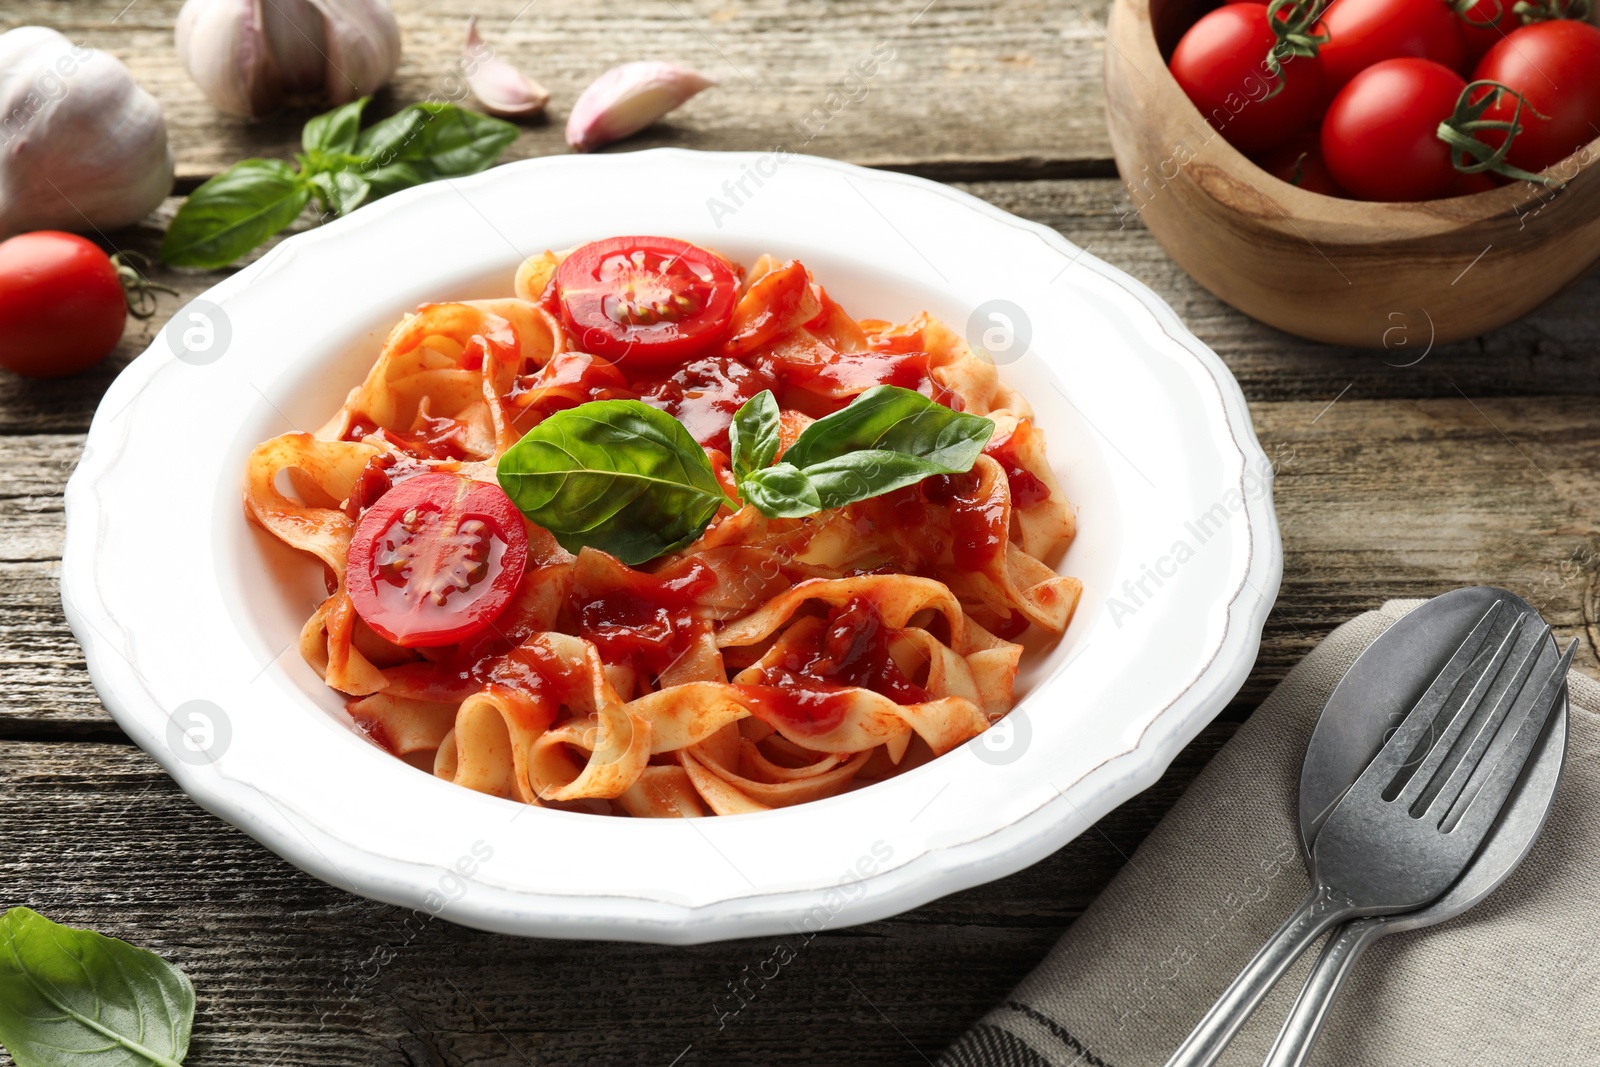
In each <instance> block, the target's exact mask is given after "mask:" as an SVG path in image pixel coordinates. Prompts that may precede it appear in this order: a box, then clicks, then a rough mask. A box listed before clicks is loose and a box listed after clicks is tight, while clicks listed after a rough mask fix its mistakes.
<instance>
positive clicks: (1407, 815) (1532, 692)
mask: <svg viewBox="0 0 1600 1067" xmlns="http://www.w3.org/2000/svg"><path fill="white" fill-rule="evenodd" d="M1509 615H1510V612H1508V611H1505V610H1504V602H1503V601H1501V602H1496V603H1495V604H1494V605H1493V606H1492V607H1490V608H1489V610H1488V611H1487V612H1485V613H1484V615H1483V617H1482V618H1480V619H1479V620H1478V622H1477V624H1476V625H1475V626H1474V627H1473V628H1472V632H1471V633H1470V634H1468V635H1467V639H1466V640H1465V641H1464V642H1463V643H1462V644H1461V647H1460V648H1458V649H1457V650H1456V652H1455V654H1454V655H1453V656H1451V658H1450V661H1449V662H1448V663H1447V664H1445V667H1444V669H1443V670H1442V671H1440V672H1439V674H1438V676H1437V677H1436V678H1435V679H1434V681H1433V683H1432V684H1431V685H1430V686H1429V687H1428V690H1427V692H1425V693H1424V694H1423V695H1422V698H1421V699H1420V700H1419V701H1417V703H1416V705H1415V706H1414V707H1413V708H1412V709H1411V711H1410V712H1409V713H1408V714H1407V716H1406V718H1405V720H1404V721H1403V722H1402V723H1401V724H1400V728H1399V729H1398V730H1396V731H1395V734H1394V736H1393V737H1391V738H1390V739H1389V741H1388V742H1387V743H1386V744H1385V745H1384V746H1383V748H1382V749H1381V750H1380V751H1379V752H1378V754H1377V756H1375V757H1374V758H1373V760H1372V762H1371V763H1370V764H1369V765H1368V766H1367V769H1366V770H1365V771H1363V772H1362V774H1361V777H1360V778H1358V779H1357V780H1356V783H1355V784H1354V785H1353V786H1351V787H1350V790H1349V792H1347V793H1346V794H1345V795H1344V797H1343V799H1341V800H1340V801H1339V803H1338V805H1337V806H1336V807H1335V808H1334V809H1333V812H1332V814H1330V815H1329V816H1328V819H1327V822H1326V823H1325V824H1324V825H1323V826H1322V829H1321V830H1320V831H1319V832H1318V834H1317V838H1316V842H1315V844H1314V845H1313V848H1312V853H1311V869H1310V874H1311V885H1312V888H1311V892H1310V893H1309V894H1307V896H1306V899H1305V900H1304V901H1303V902H1302V903H1301V905H1300V906H1299V908H1297V909H1296V910H1295V912H1294V914H1293V915H1291V916H1290V917H1289V918H1288V920H1286V921H1285V922H1284V924H1283V925H1282V926H1281V927H1279V928H1278V931H1277V933H1275V934H1273V935H1272V937H1271V938H1269V939H1268V941H1267V943H1266V944H1265V945H1264V946H1262V948H1261V951H1260V952H1258V953H1256V956H1255V958H1254V959H1252V960H1251V961H1250V962H1249V963H1248V964H1247V965H1246V966H1245V968H1244V970H1243V971H1241V972H1240V974H1239V976H1238V977H1237V978H1235V979H1234V980H1233V984H1232V985H1230V986H1229V987H1228V988H1227V990H1226V991H1224V993H1223V994H1222V996H1221V998H1219V999H1218V1000H1217V1002H1216V1004H1214V1005H1213V1006H1212V1008H1211V1010H1210V1011H1209V1012H1207V1013H1206V1015H1205V1018H1203V1019H1201V1020H1200V1023H1199V1025H1198V1026H1196V1027H1195V1029H1194V1031H1193V1032H1192V1033H1191V1034H1190V1035H1189V1036H1188V1038H1187V1039H1185V1041H1184V1043H1183V1044H1182V1045H1181V1046H1180V1047H1179V1048H1178V1050H1177V1052H1175V1053H1174V1054H1173V1056H1172V1058H1171V1059H1170V1060H1168V1061H1167V1067H1209V1065H1210V1064H1212V1063H1214V1062H1215V1061H1216V1059H1217V1057H1218V1056H1219V1055H1220V1054H1221V1052H1222V1050H1223V1048H1225V1047H1226V1046H1227V1044H1228V1042H1229V1041H1230V1040H1232V1038H1233V1035H1234V1034H1235V1033H1237V1032H1238V1029H1239V1027H1240V1026H1242V1025H1243V1024H1244V1022H1245V1020H1246V1019H1248V1018H1249V1017H1250V1014H1251V1012H1253V1011H1254V1010H1255V1009H1256V1007H1257V1005H1259V1004H1260V1003H1261V1000H1262V999H1263V998H1264V997H1265V996H1266V994H1267V992H1268V990H1270V989H1271V988H1272V986H1273V985H1274V984H1275V983H1276V982H1277V980H1278V979H1279V978H1280V977H1282V976H1283V972H1284V971H1286V970H1287V969H1288V968H1289V965H1290V964H1292V963H1293V962H1294V961H1295V959H1297V958H1298V957H1299V955H1300V954H1301V953H1302V952H1304V951H1305V949H1306V948H1307V946H1309V945H1310V944H1311V943H1312V942H1313V941H1315V940H1316V939H1317V938H1318V937H1320V936H1321V935H1322V934H1323V932H1325V931H1326V930H1327V929H1328V928H1329V927H1332V926H1335V925H1337V924H1339V923H1341V922H1344V921H1346V920H1348V919H1353V918H1357V917H1359V916H1364V915H1392V914H1396V913H1399V912H1404V911H1411V910H1414V909H1416V908H1420V907H1422V906H1424V905H1426V904H1428V903H1429V902H1430V901H1432V900H1434V899H1435V898H1437V897H1438V896H1439V895H1440V894H1442V893H1443V892H1444V891H1445V890H1446V889H1448V888H1449V887H1450V884H1451V883H1452V882H1454V881H1455V880H1456V879H1457V878H1458V877H1459V876H1460V875H1461V872H1462V871H1463V870H1464V869H1465V868H1466V866H1467V864H1468V863H1469V862H1470V861H1471V860H1472V858H1473V856H1474V855H1475V854H1476V852H1477V850H1478V847H1479V846H1480V845H1481V844H1482V843H1483V839H1484V837H1485V836H1486V835H1487V834H1488V831H1489V828H1490V827H1491V826H1492V825H1493V824H1494V820H1495V818H1496V816H1498V815H1499V813H1500V808H1501V806H1502V805H1503V804H1504V803H1505V800H1506V797H1507V796H1508V795H1509V794H1510V792H1511V790H1512V787H1513V786H1514V785H1515V784H1516V782H1517V779H1518V777H1519V776H1520V775H1521V773H1522V769H1523V766H1524V765H1525V764H1526V763H1527V761H1528V756H1529V754H1530V753H1531V752H1532V751H1533V748H1534V745H1535V743H1536V742H1537V740H1538V738H1539V735H1540V733H1541V732H1542V731H1543V729H1544V724H1545V721H1546V719H1548V717H1549V714H1550V710H1551V708H1552V707H1554V705H1555V702H1556V700H1557V698H1558V697H1559V695H1560V692H1561V686H1562V683H1563V681H1564V680H1565V678H1566V670H1565V667H1564V666H1563V664H1565V663H1566V662H1568V661H1569V660H1570V650H1569V655H1568V656H1567V657H1564V658H1563V659H1562V660H1561V661H1560V662H1559V663H1556V662H1550V663H1548V664H1545V663H1541V660H1544V659H1545V658H1546V657H1545V655H1544V652H1545V650H1546V649H1547V648H1548V647H1549V646H1550V641H1549V639H1548V634H1549V627H1543V632H1544V633H1543V636H1541V639H1540V640H1539V641H1538V642H1535V643H1534V644H1532V646H1531V647H1529V646H1526V645H1525V647H1529V651H1527V652H1526V653H1525V654H1524V655H1523V656H1522V657H1521V658H1520V660H1519V661H1518V662H1516V663H1515V664H1513V663H1512V662H1511V661H1512V652H1513V649H1514V648H1515V647H1516V646H1517V644H1518V641H1517V638H1518V635H1519V633H1520V631H1521V630H1522V627H1523V626H1524V625H1525V624H1526V623H1527V622H1528V618H1529V617H1528V615H1526V614H1523V615H1519V616H1518V617H1517V618H1516V619H1515V620H1512V619H1510V618H1509ZM1508 672H1509V673H1508ZM1486 700H1487V701H1488V708H1489V711H1488V713H1487V715H1486V716H1484V717H1481V718H1479V717H1478V712H1479V710H1480V709H1481V708H1482V707H1484V706H1485V702H1486ZM1474 721H1477V722H1478V728H1477V730H1476V732H1475V733H1473V734H1472V736H1471V738H1470V740H1466V741H1465V743H1464V744H1463V743H1462V742H1463V738H1464V736H1465V732H1466V730H1467V728H1468V726H1469V724H1471V723H1473V722H1474ZM1491 751H1492V755H1489V754H1490V753H1491ZM1486 755H1488V756H1489V758H1485V757H1486Z"/></svg>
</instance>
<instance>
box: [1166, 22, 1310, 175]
mask: <svg viewBox="0 0 1600 1067" xmlns="http://www.w3.org/2000/svg"><path fill="white" fill-rule="evenodd" d="M1277 45H1278V37H1277V35H1276V34H1275V33H1273V32H1272V26H1271V25H1270V24H1269V22H1268V20H1267V6H1266V5H1265V4H1227V5H1224V6H1223V7H1219V8H1217V9H1216V10H1215V11H1211V12H1208V13H1207V14H1206V15H1204V16H1202V17H1201V19H1200V21H1199V22H1196V23H1195V24H1194V25H1193V26H1191V27H1190V28H1189V32H1188V33H1186V34H1184V35H1183V39H1182V40H1180V41H1179V42H1178V47H1177V48H1176V49H1175V50H1174V51H1173V53H1172V64H1171V65H1172V76H1173V77H1174V78H1176V79H1177V81H1178V84H1179V85H1180V86H1182V87H1183V91H1184V92H1185V93H1187V94H1188V96H1189V99H1190V100H1192V101H1193V102H1194V106H1195V107H1197V108H1199V109H1200V113H1201V114H1202V115H1204V116H1205V117H1206V121H1207V122H1209V123H1211V125H1212V126H1214V127H1216V129H1217V130H1219V131H1220V132H1221V133H1222V134H1223V135H1224V136H1226V137H1227V138H1228V141H1229V143H1230V144H1232V145H1233V146H1234V147H1235V148H1237V149H1239V151H1241V152H1244V153H1246V154H1250V153H1256V152H1265V151H1267V150H1269V149H1272V148H1276V147H1277V146H1278V145H1280V144H1283V143H1284V142H1285V141H1287V140H1289V139H1290V138H1291V137H1293V136H1294V135H1295V134H1296V133H1298V132H1300V131H1301V130H1302V129H1304V128H1305V127H1306V126H1308V125H1310V123H1311V121H1312V120H1313V119H1314V118H1316V115H1317V112H1318V111H1320V110H1321V108H1322V104H1323V100H1324V93H1323V77H1322V64H1321V61H1320V60H1318V59H1317V58H1316V57H1314V56H1312V57H1308V56H1292V55H1289V56H1284V57H1283V58H1282V60H1281V70H1282V73H1281V74H1279V75H1275V74H1272V73H1271V72H1270V70H1269V69H1268V66H1267V58H1268V56H1269V55H1270V54H1271V52H1272V51H1273V49H1274V48H1276V47H1277ZM1278 86H1281V89H1278V91H1277V92H1276V94H1275V95H1271V96H1269V95H1267V94H1268V93H1269V92H1272V91H1273V90H1274V89H1275V88H1277V87H1278Z"/></svg>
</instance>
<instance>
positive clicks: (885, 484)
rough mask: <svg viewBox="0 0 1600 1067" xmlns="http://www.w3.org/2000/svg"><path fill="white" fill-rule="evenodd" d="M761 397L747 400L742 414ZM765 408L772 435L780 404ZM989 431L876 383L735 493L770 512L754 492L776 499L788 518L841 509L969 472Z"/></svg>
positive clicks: (971, 418)
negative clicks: (926, 480)
mask: <svg viewBox="0 0 1600 1067" xmlns="http://www.w3.org/2000/svg"><path fill="white" fill-rule="evenodd" d="M768 395H770V394H768ZM760 399H761V397H760V396H756V397H753V398H752V399H750V400H749V401H747V402H746V403H745V405H744V407H742V408H740V410H739V414H740V415H742V414H744V411H745V409H746V408H749V407H750V406H751V405H752V404H756V403H757V402H758V401H760ZM762 411H763V414H762V415H761V416H760V419H761V424H762V425H763V426H767V425H770V426H771V427H772V432H773V433H776V432H777V431H776V421H777V404H776V403H774V404H772V405H771V408H770V410H768V409H766V408H763V409H762ZM737 421H738V417H737V416H735V423H737ZM993 433H994V423H993V422H992V421H991V420H989V419H986V418H983V417H982V416H979V415H967V414H963V413H962V412H959V411H952V410H950V409H949V408H947V407H945V406H944V405H943V404H940V403H937V402H935V401H932V400H929V399H928V398H927V397H925V396H923V395H922V394H921V393H917V392H913V391H912V390H910V389H901V388H899V387H898V386H893V385H879V386H874V387H873V388H871V389H868V390H867V391H866V392H864V393H862V394H861V395H860V396H858V397H856V398H855V400H853V401H851V403H850V405H849V406H848V407H846V408H845V409H844V410H842V411H836V412H834V413H833V414H832V415H829V416H827V417H825V418H821V419H818V420H817V421H816V422H813V423H812V424H811V425H810V426H807V427H806V428H805V429H804V430H802V431H800V436H799V437H797V438H795V442H794V444H792V445H790V446H789V450H788V451H787V452H785V453H784V454H783V462H782V463H780V464H778V465H777V466H774V467H767V468H765V469H763V470H757V471H753V472H751V473H750V474H748V475H746V476H745V477H743V478H740V479H739V491H740V493H741V494H743V495H744V496H745V498H746V499H747V500H749V501H750V503H752V504H755V505H756V507H758V508H761V510H762V511H763V512H765V513H766V514H769V515H776V514H777V512H776V511H772V510H768V508H767V507H763V506H762V504H761V503H760V502H758V500H757V499H754V498H752V496H751V492H752V491H755V492H756V493H757V494H758V495H769V496H775V497H777V498H781V499H782V500H783V501H784V503H783V504H781V505H780V504H779V503H778V500H777V499H773V500H772V503H771V506H773V507H778V506H781V507H782V509H783V514H784V515H785V516H787V517H791V518H792V517H797V516H800V515H809V514H811V513H812V512H814V511H820V510H822V509H823V508H842V507H844V506H845V505H846V504H853V503H855V502H856V501H857V500H866V499H867V498H868V497H874V496H881V495H883V494H884V493H889V492H893V491H894V490H896V489H903V488H904V487H906V486H908V485H915V484H916V483H917V482H920V481H922V479H924V478H926V477H928V476H930V475H934V474H959V473H961V472H963V471H969V470H971V469H972V465H973V464H974V463H976V462H977V461H978V456H979V454H980V453H982V452H983V446H984V445H986V444H988V443H989V437H990V435H991V434H993ZM812 501H816V502H817V504H816V506H811V503H812ZM801 508H805V509H806V510H799V509H801Z"/></svg>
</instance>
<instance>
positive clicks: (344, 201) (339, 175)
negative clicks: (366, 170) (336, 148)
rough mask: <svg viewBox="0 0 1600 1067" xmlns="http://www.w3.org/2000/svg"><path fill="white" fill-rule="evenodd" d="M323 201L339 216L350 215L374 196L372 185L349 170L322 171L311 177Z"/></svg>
mask: <svg viewBox="0 0 1600 1067" xmlns="http://www.w3.org/2000/svg"><path fill="white" fill-rule="evenodd" d="M311 184H312V185H314V186H316V188H317V192H318V193H319V194H321V196H322V199H323V201H324V202H325V203H326V204H327V206H328V207H329V208H331V209H332V210H333V211H335V212H337V213H338V214H339V215H341V216H343V215H348V214H350V212H352V211H354V210H355V209H356V208H358V207H360V206H361V205H362V204H365V203H366V202H367V200H368V199H370V198H371V196H372V185H371V183H370V182H368V181H367V180H366V179H365V178H362V177H361V176H360V175H358V174H356V173H355V172H354V171H349V170H332V171H321V172H319V173H317V174H313V175H312V176H311Z"/></svg>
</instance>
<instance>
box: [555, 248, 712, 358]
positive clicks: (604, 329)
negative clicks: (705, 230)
mask: <svg viewBox="0 0 1600 1067" xmlns="http://www.w3.org/2000/svg"><path fill="white" fill-rule="evenodd" d="M641 251H642V252H645V253H648V254H649V255H650V256H652V257H654V258H656V259H659V260H671V261H674V262H676V263H678V264H681V265H686V269H687V271H688V272H689V273H695V272H698V273H699V274H701V275H704V276H705V277H703V278H698V279H696V284H697V287H696V286H689V288H691V289H693V290H694V295H695V296H696V297H697V298H699V299H703V301H704V303H703V306H701V307H700V308H699V310H697V311H694V312H691V313H688V314H686V315H685V317H684V318H682V319H681V320H680V319H671V320H658V321H656V322H653V323H650V324H638V325H624V324H622V323H619V322H617V321H616V320H615V319H613V318H611V317H610V315H608V314H607V313H606V311H605V303H606V301H607V300H608V299H610V298H612V297H614V296H615V295H616V287H615V285H614V284H611V283H608V282H606V281H604V280H599V279H598V277H597V275H598V274H599V272H600V271H601V266H602V264H604V263H606V262H608V261H612V262H614V261H616V260H617V258H618V257H622V256H626V255H628V254H631V253H635V252H641ZM650 273H651V272H641V274H642V275H644V276H647V280H648V275H649V274H650ZM636 276H638V275H636ZM685 277H686V275H685V274H684V273H683V272H680V273H679V274H678V278H679V280H684V278H685ZM554 285H555V291H556V295H557V300H558V303H559V306H560V309H561V318H562V321H563V323H565V325H566V327H567V329H568V330H569V331H570V332H571V333H572V335H573V336H574V337H575V338H577V340H578V343H579V345H580V346H581V347H582V348H583V349H584V350H585V351H587V352H591V353H593V354H594V355H597V356H602V357H604V358H605V359H607V360H610V361H611V362H612V363H614V364H616V365H617V366H618V367H619V368H620V369H621V370H622V371H623V373H624V374H626V375H629V376H632V375H634V374H636V373H638V372H639V371H641V370H658V369H661V368H664V367H675V366H678V365H679V364H681V363H683V362H684V361H685V360H686V359H687V358H688V357H689V356H691V355H693V354H694V353H696V352H698V351H700V350H702V349H704V348H707V347H710V346H711V345H714V344H716V343H718V342H720V341H721V340H722V339H723V337H725V336H726V334H727V330H728V322H729V320H730V319H731V318H732V317H733V306H734V301H735V299H736V298H737V296H738V289H739V279H738V277H737V276H736V275H735V274H734V272H733V268H732V267H731V266H730V265H729V264H728V262H727V261H726V260H724V259H723V258H722V257H721V256H717V255H714V254H712V253H710V252H707V251H706V250H705V249H703V248H698V247H696V246H695V245H692V244H689V243H688V242H687V241H680V240H678V239H677V238H674V237H611V238H607V239H606V240H603V241H594V242H591V243H589V244H586V245H581V246H580V247H578V248H576V249H574V250H573V251H572V253H571V255H569V256H567V258H566V259H565V260H563V261H562V263H561V266H559V267H558V268H556V273H555V278H554ZM646 288H651V286H649V285H646ZM667 292H668V291H667V290H665V289H662V290H660V295H666V294H667ZM680 292H681V290H680Z"/></svg>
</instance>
